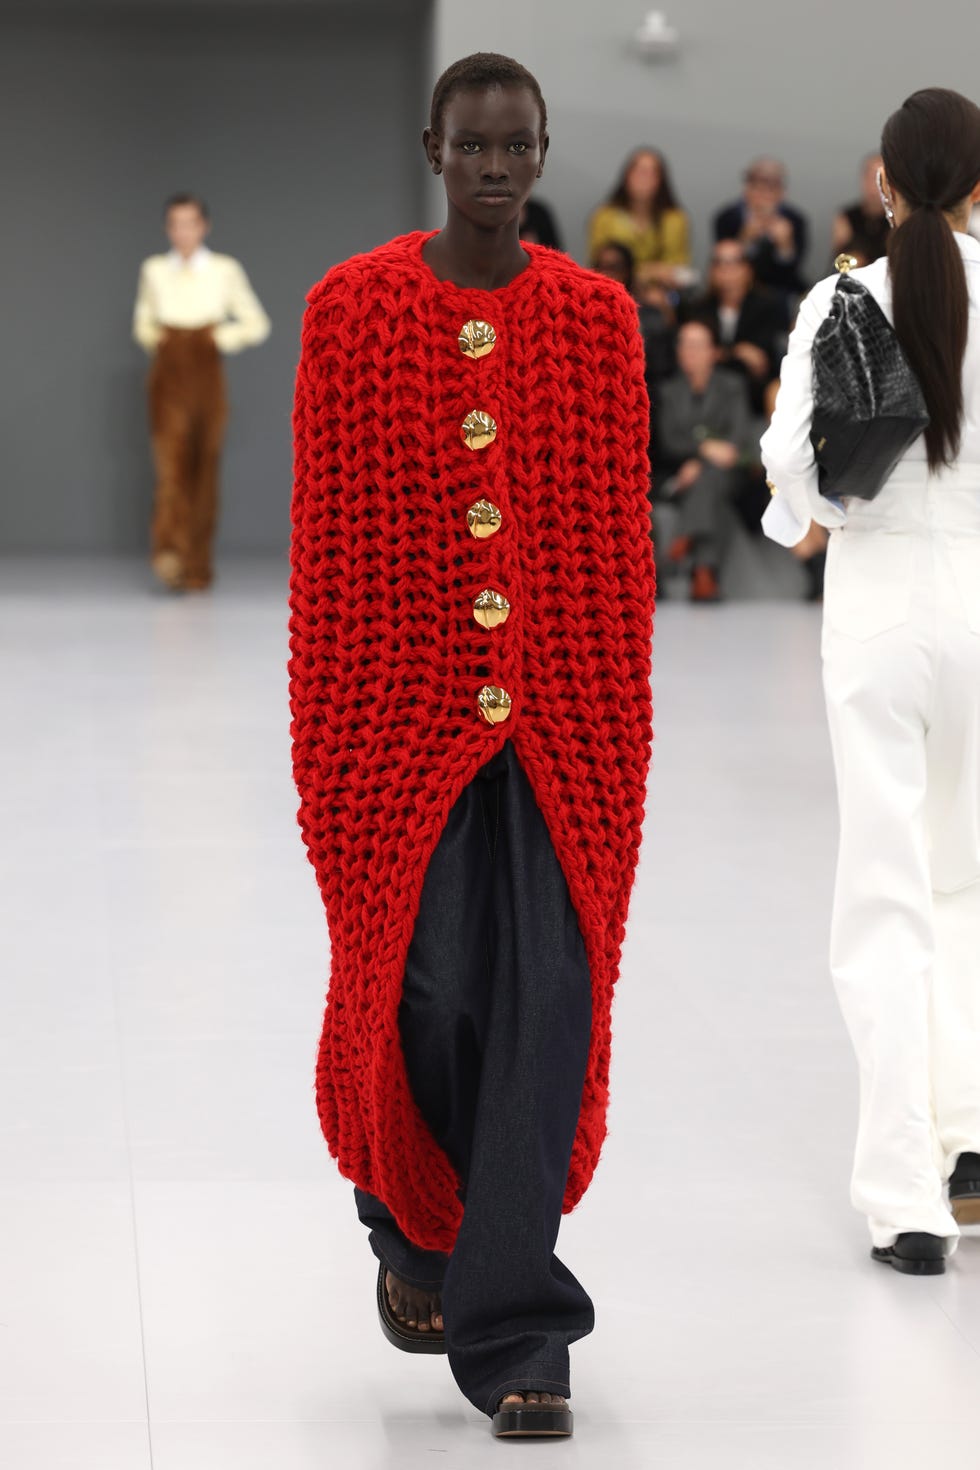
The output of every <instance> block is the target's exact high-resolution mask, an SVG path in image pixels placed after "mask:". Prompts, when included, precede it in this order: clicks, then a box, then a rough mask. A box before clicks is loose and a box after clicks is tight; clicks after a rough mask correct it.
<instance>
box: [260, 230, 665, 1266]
mask: <svg viewBox="0 0 980 1470" xmlns="http://www.w3.org/2000/svg"><path fill="white" fill-rule="evenodd" d="M428 238H429V236H428V235H427V234H423V233H416V234H411V235H406V236H403V237H402V238H400V239H397V240H393V241H392V242H391V243H390V244H388V245H385V246H383V247H381V248H380V249H378V250H375V251H372V252H371V253H370V254H368V255H362V256H357V257H355V258H354V259H352V260H349V261H347V262H346V263H344V264H343V265H339V266H336V267H335V268H334V269H333V270H331V271H329V272H328V273H327V275H326V276H325V277H324V278H323V280H322V281H320V282H319V284H318V285H316V286H314V287H313V289H312V290H311V291H310V293H309V296H308V297H307V301H308V308H307V311H306V315H305V318H304V322H303V335H302V355H301V359H300V363H299V368H298V374H297V380H296V401H295V410H294V418H293V425H294V432H295V489H294V497H293V528H294V529H293V541H292V555H291V567H292V575H291V591H290V649H291V657H290V664H289V672H290V697H291V708H292V714H293V723H292V737H293V766H294V772H295V778H296V784H297V788H298V790H299V794H300V798H301V805H300V812H299V819H300V825H301V827H302V831H303V836H304V839H305V841H306V844H307V847H308V849H309V856H310V859H311V861H312V863H313V866H314V868H315V869H316V875H317V880H318V882H319V885H320V889H321V892H322V895H323V899H324V903H325V906H326V913H327V922H328V926H329V931H330V941H331V974H330V987H329V994H328V998H327V1008H326V1015H325V1018H324V1025H323V1033H322V1037H321V1041H320V1049H319V1058H318V1063H317V1071H316V1096H317V1107H318V1111H319V1115H320V1122H321V1126H322V1128H323V1132H324V1135H325V1137H326V1139H327V1142H328V1144H329V1146H330V1150H331V1152H332V1153H333V1154H334V1155H335V1156H336V1158H337V1160H338V1163H339V1166H340V1169H341V1171H342V1173H343V1174H344V1175H346V1176H347V1177H348V1178H349V1179H352V1180H353V1181H354V1182H355V1183H356V1184H358V1185H359V1186H360V1187H361V1188H362V1189H365V1190H367V1191H369V1192H370V1193H372V1194H374V1195H377V1196H378V1197H379V1198H381V1199H382V1200H384V1202H385V1203H386V1204H387V1205H388V1207H389V1209H390V1210H391V1211H392V1213H393V1215H394V1216H395V1219H396V1220H397V1222H398V1224H399V1225H400V1227H401V1228H402V1230H403V1231H404V1233H405V1234H406V1235H407V1236H408V1237H409V1238H410V1239H411V1240H413V1241H415V1242H416V1243H417V1244H418V1245H420V1246H423V1247H426V1248H428V1249H434V1250H444V1251H448V1250H451V1249H452V1245H453V1242H454V1240H455V1236H456V1231H457V1229H458V1225H459V1220H460V1217H461V1213H462V1207H461V1205H460V1202H459V1199H458V1197H457V1193H456V1190H457V1186H458V1182H459V1181H458V1180H457V1178H456V1176H455V1174H454V1171H453V1168H452V1166H451V1165H450V1163H449V1160H448V1159H447V1158H446V1156H445V1154H444V1153H443V1152H442V1151H441V1150H440V1149H439V1148H438V1146H437V1145H436V1143H435V1140H434V1139H433V1137H432V1135H431V1133H430V1131H429V1130H428V1128H427V1127H426V1125H425V1123H424V1122H423V1120H422V1117H421V1114H420V1113H419V1111H418V1109H417V1107H416V1105H415V1102H414V1099H413V1097H412V1095H411V1091H410V1088H409V1085H408V1079H407V1074H406V1069H405V1064H404V1058H403V1055H402V1050H401V1045H400V1038H399V1030H398V1004H399V1000H400V996H401V986H402V976H403V973H404V966H405V958H406V954H407V951H408V946H409V941H410V939H411V935H412V929H413V926H414V923H415V919H416V916H417V914H418V909H419V900H420V894H421V889H422V880H423V877H424V874H425V870H426V866H427V864H428V861H429V858H430V856H431V854H432V851H433V849H434V848H435V846H436V843H437V842H438V840H439V837H440V834H441V832H442V830H443V827H444V825H445V823H446V819H447V816H448V813H449V809H450V807H451V806H452V804H453V803H454V802H455V800H456V798H457V797H458V796H459V794H460V792H461V791H462V789H463V787H464V786H465V785H466V784H467V783H468V782H469V781H470V780H471V779H472V778H473V776H474V774H475V773H476V771H477V769H478V767H479V766H481V765H482V764H483V763H484V762H485V761H487V760H489V759H490V756H491V755H492V754H493V753H494V752H495V751H496V750H498V749H499V748H500V747H501V746H502V745H503V743H504V741H505V740H506V739H507V738H508V737H509V738H510V739H511V740H512V741H513V744H514V747H515V749H516V752H517V754H518V757H519V759H520V762H521V764H522V766H523V768H524V770H525V772H526V773H527V776H528V779H529V780H530V783H531V786H532V788H533V791H534V794H535V797H536V800H537V802H538V805H539V807H540V809H541V811H542V813H543V815H544V818H545V821H546V823H547V826H548V829H549V832H550V834H551V838H552V842H553V844H554V847H555V851H556V853H557V855H558V858H559V861H560V863H561V866H562V869H563V871H564V873H565V876H566V879H567V881H568V885H569V890H570V893H571V897H572V901H573V903H574V905H575V909H576V913H577V915H578V919H579V925H580V928H581V930H582V934H583V938H584V941H585V947H586V953H587V956H588V960H589V966H590V970H591V975H592V984H593V993H594V1002H593V1012H594V1019H593V1035H592V1046H591V1054H590V1058H589V1065H588V1075H587V1080H586V1084H585V1089H584V1093H583V1099H582V1109H581V1116H580V1120H579V1127H578V1133H577V1136H576V1139H575V1145H574V1151H573V1155H572V1163H571V1170H570V1173H569V1178H568V1186H567V1191H566V1196H565V1209H566V1210H570V1209H571V1208H572V1207H573V1206H574V1205H575V1204H576V1203H577V1202H578V1200H579V1199H580V1198H581V1196H582V1194H583V1193H584V1191H585V1189H586V1188H587V1186H588V1184H589V1181H590V1180H591V1177H592V1174H593V1171H594V1169H595V1166H596V1162H597V1160H598V1156H599V1150H600V1148H601V1145H602V1141H603V1138H604V1136H605V1129H606V1124H605V1117H606V1106H607V1101H608V1077H609V1053H610V1010H611V1003H612V993H613V985H614V982H615V980H616V977H617V974H618V969H619V957H620V948H621V944H622V939H623V933H624V926H625V920H626V912H627V904H628V899H629V893H630V888H631V886H632V882H633V875H634V869H635V865H636V859H637V854H638V849H639V842H640V824H641V818H642V814H643V803H644V793H645V784H646V775H647V767H648V763H649V758H650V742H651V698H650V638H651V628H652V612H653V594H654V581H653V577H654V573H653V557H652V551H651V545H650V532H649V509H648V500H647V489H648V466H647V454H646V446H647V437H648V425H649V419H648V404H647V397H646V392H645V388H644V376H643V354H642V345H641V340H640V336H639V332H638V327H637V318H636V312H635V309H634V307H633V305H632V303H631V302H630V300H629V298H628V296H627V295H626V292H625V291H623V290H622V288H621V287H620V286H618V285H615V284H614V283H612V282H610V281H607V280H605V279H603V278H601V277H599V276H597V275H593V274H592V273H591V272H587V271H584V270H582V269H581V268H580V267H579V266H577V265H575V264H574V263H573V262H572V261H571V260H569V259H568V258H567V257H566V256H564V255H561V254H558V253H557V252H555V251H551V250H548V249H545V248H543V247H541V246H527V247H526V248H527V251H528V254H529V256H530V263H529V264H528V266H527V267H526V268H525V269H524V270H523V271H522V272H521V274H520V275H518V276H517V277H516V278H515V279H514V280H513V281H512V282H511V283H510V284H509V285H507V286H505V287H502V288H500V289H498V290H495V291H482V290H473V289H463V288H460V287H458V286H455V285H453V284H450V283H448V282H443V281H439V280H438V279H437V277H436V276H435V275H434V274H433V272H432V271H431V270H430V269H429V267H428V266H427V265H426V264H425V263H424V262H423V260H422V255H421V250H422V245H423V243H424V242H425V240H426V239H428ZM472 320H478V321H484V322H488V323H489V324H490V325H491V326H492V327H493V328H494V330H495V333H496V344H495V346H494V347H493V349H492V350H491V351H490V352H488V353H487V354H486V355H485V356H480V357H479V358H473V357H471V356H466V355H464V353H463V352H462V351H461V349H460V345H459V340H458V339H459V335H460V329H461V328H462V327H463V326H464V324H465V323H466V322H468V321H472ZM474 410H482V411H483V412H485V413H487V414H489V415H490V416H491V417H492V419H493V420H494V422H495V424H496V428H497V434H496V438H495V439H494V440H493V441H492V442H491V443H489V444H488V445H486V446H485V447H483V448H477V449H473V448H470V447H469V446H468V444H467V443H465V442H464V440H463V438H462V436H461V424H462V422H463V420H464V419H465V418H466V417H467V415H469V414H470V413H471V412H472V411H474ZM480 499H485V500H489V501H491V502H492V503H493V504H494V505H495V506H496V507H498V508H499V511H500V513H501V521H500V526H499V529H498V530H497V531H496V533H495V534H493V535H491V536H490V537H488V538H486V539H477V538H476V537H475V536H474V535H472V534H471V533H470V530H469V529H468V523H467V510H468V508H469V507H470V506H471V505H472V504H473V503H474V502H475V501H477V500H480ZM484 589H491V590H494V591H499V592H502V593H504V594H505V596H506V598H507V599H508V601H509V602H510V605H511V611H510V614H509V617H508V618H507V620H506V622H504V623H503V624H502V625H501V626H497V627H493V628H491V629H488V628H486V627H484V626H481V625H480V624H479V623H478V622H477V621H476V620H475V618H474V615H473V602H474V599H475V598H476V597H477V596H478V594H479V593H480V592H481V591H483V590H484ZM484 685H494V686H499V687H501V688H503V689H504V690H506V691H507V693H508V694H510V696H511V698H512V701H513V702H512V707H511V712H510V715H509V718H507V719H506V720H505V721H504V722H503V723H500V724H494V725H491V724H489V723H487V722H486V721H485V720H484V718H483V717H482V716H481V715H480V713H479V710H478V706H477V694H478V691H479V690H480V689H481V687H482V686H484ZM460 922H461V923H465V922H466V916H465V914H461V915H460Z"/></svg>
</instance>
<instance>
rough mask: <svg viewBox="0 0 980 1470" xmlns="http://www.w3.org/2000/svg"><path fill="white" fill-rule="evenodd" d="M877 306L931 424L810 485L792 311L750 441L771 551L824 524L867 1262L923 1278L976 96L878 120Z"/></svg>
mask: <svg viewBox="0 0 980 1470" xmlns="http://www.w3.org/2000/svg"><path fill="white" fill-rule="evenodd" d="M881 152H882V160H883V169H882V171H881V174H880V177H879V187H880V188H881V192H882V199H883V202H884V205H885V209H886V213H887V214H888V216H889V219H890V221H891V223H892V225H893V227H894V228H893V233H892V235H891V240H890V249H889V252H888V256H887V258H886V259H882V260H879V261H876V262H875V263H874V264H872V265H869V266H866V267H863V268H862V269H859V270H853V271H852V272H851V275H852V278H854V279H856V280H859V281H860V282H861V283H862V285H863V286H864V287H865V288H866V289H867V290H868V291H870V292H871V294H872V295H873V296H874V298H875V299H876V301H877V302H878V304H879V306H880V307H881V308H882V310H883V311H884V313H885V315H886V317H887V318H888V319H889V320H890V321H891V322H892V324H893V326H894V329H895V333H896V336H897V338H898V341H899V343H900V345H901V347H902V349H903V351H904V354H905V357H906V359H907V361H908V363H909V365H910V367H911V368H912V370H913V371H914V373H915V375H916V377H917V379H918V381H919V384H920V386H921V388H922V393H923V396H924V398H925V402H926V407H927V409H928V413H929V425H928V428H927V429H926V430H925V432H924V433H923V434H922V435H921V436H920V437H919V438H918V439H917V440H916V441H915V442H914V443H913V444H912V446H911V448H910V449H909V450H908V451H907V452H906V453H905V455H904V456H903V457H902V458H901V459H900V460H899V462H898V465H897V466H896V468H895V470H894V471H893V473H892V474H891V475H890V477H889V478H888V480H887V481H886V482H885V484H884V486H883V487H882V489H881V490H880V492H879V493H878V495H877V496H876V497H875V498H873V499H870V500H865V499H862V498H859V497H857V496H849V497H847V498H845V499H844V500H843V501H842V502H834V501H830V500H827V499H824V498H823V497H821V495H820V494H819V493H818V474H817V469H816V465H815V462H814V452H813V449H812V447H811V442H810V428H811V420H812V414H813V393H812V388H811V366H812V356H811V351H812V346H813V340H814V336H815V334H816V332H817V330H818V328H819V327H820V325H821V323H822V322H823V321H824V320H825V319H826V317H827V315H828V312H829V310H830V305H831V301H832V299H833V296H834V291H835V285H836V281H835V279H834V278H830V279H829V280H827V281H821V282H820V283H819V285H817V286H815V287H814V289H813V291H812V292H811V293H810V295H809V297H808V298H807V299H806V301H805V302H804V303H803V305H802V306H801V308H800V315H799V320H798V322H797V326H796V328H795V330H794V332H793V335H792V337H791V339H790V344H789V350H788V352H787V356H786V359H785V361H784V363H783V370H782V374H781V387H780V393H779V400H778V403H777V406H776V412H775V415H774V417H773V422H772V425H771V426H770V428H769V430H768V431H767V433H766V435H765V437H764V439H763V442H762V451H763V458H764V461H765V464H766V468H767V472H768V475H769V478H770V484H771V487H773V488H774V490H775V492H776V493H775V494H774V498H773V500H772V502H771V504H770V506H769V509H768V511H767V512H766V516H765V519H764V526H765V529H766V530H767V532H768V534H769V535H771V536H772V537H773V538H774V539H775V540H777V541H781V542H782V543H783V544H784V545H793V544H795V542H796V541H797V540H799V539H801V538H802V536H803V535H804V534H805V532H806V530H807V529H808V526H809V523H810V520H811V519H813V520H817V521H819V522H820V523H821V524H823V525H825V526H828V527H829V528H830V529H831V536H830V546H829V550H828V560H827V585H826V593H825V602H824V620H823V641H822V652H823V670H824V690H825V693H826V699H827V712H828V718H829V723H830V732H831V742H832V746H833V753H834V764H835V768H836V773H837V788H838V797H839V802H840V818H841V831H840V851H839V860H838V868H837V882H836V889H835V895H834V914H833V923H832V934H831V970H832V973H833V977H834V983H835V986H836V989H837V994H838V997H839V999H840V1003H841V1008H842V1010H843V1013H844V1018H845V1020H846V1022H847V1026H848V1029H849V1031H850V1034H851V1038H852V1041H853V1043H854V1047H855V1050H856V1052H857V1056H858V1062H859V1067H860V1084H861V1087H860V1092H861V1103H860V1121H859V1126H858V1139H857V1150H856V1157H855V1164H854V1173H853V1178H852V1199H853V1201H854V1204H855V1205H856V1207H857V1208H858V1209H859V1210H861V1211H862V1212H863V1213H864V1214H865V1215H866V1216H867V1217H868V1221H869V1224H870V1228H871V1238H872V1255H873V1257H874V1258H875V1260H877V1261H881V1262H884V1263H885V1264H887V1265H890V1266H893V1267H895V1269H897V1270H899V1271H903V1272H906V1273H910V1274H918V1275H926V1274H930V1275H931V1274H939V1273H941V1272H942V1271H944V1270H945V1268H946V1260H947V1258H948V1256H949V1255H950V1254H951V1253H952V1251H953V1249H954V1248H955V1245H956V1241H957V1238H958V1236H959V1232H960V1227H961V1226H962V1225H964V1224H976V1223H980V242H978V241H977V240H975V239H973V238H972V236H971V235H969V234H968V233H967V231H968V225H969V218H970V212H971V207H972V205H973V204H975V203H977V202H978V201H980V109H978V108H977V107H976V106H975V105H974V104H973V103H972V102H970V101H969V100H968V99H967V98H966V97H962V96H960V95H959V94H958V93H956V92H950V91H944V90H942V89H939V88H930V89H928V90H925V91H921V92H916V93H914V94H913V96H911V97H909V98H908V99H907V100H906V102H905V103H904V104H903V105H902V106H901V107H900V108H899V109H898V111H897V112H895V113H894V114H893V115H892V116H891V117H890V118H889V119H888V122H887V123H886V124H885V129H884V132H883V135H882V147H881Z"/></svg>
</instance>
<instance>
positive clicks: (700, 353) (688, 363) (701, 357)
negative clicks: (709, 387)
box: [677, 322, 718, 379]
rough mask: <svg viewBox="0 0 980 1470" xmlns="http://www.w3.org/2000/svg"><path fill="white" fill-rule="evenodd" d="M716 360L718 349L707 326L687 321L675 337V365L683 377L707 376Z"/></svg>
mask: <svg viewBox="0 0 980 1470" xmlns="http://www.w3.org/2000/svg"><path fill="white" fill-rule="evenodd" d="M717 361H718V349H717V347H716V346H715V344H714V339H713V338H712V335H711V333H710V332H709V331H708V329H707V327H703V326H702V325H701V323H700V322H688V324H687V325H686V326H684V327H681V330H680V333H679V334H678V337H677V365H678V367H679V368H680V370H681V372H682V373H684V375H685V377H688V378H695V379H697V378H705V377H709V376H710V374H711V371H712V369H713V368H714V366H715V364H716V363H717Z"/></svg>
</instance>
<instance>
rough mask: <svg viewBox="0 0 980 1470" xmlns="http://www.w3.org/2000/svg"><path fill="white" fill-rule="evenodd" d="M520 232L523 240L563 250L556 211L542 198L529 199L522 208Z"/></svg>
mask: <svg viewBox="0 0 980 1470" xmlns="http://www.w3.org/2000/svg"><path fill="white" fill-rule="evenodd" d="M519 233H520V237H521V239H522V240H527V241H529V242H530V243H531V244H532V245H550V247H551V249H552V250H563V249H564V248H565V247H564V246H563V245H562V243H561V235H560V233H559V230H558V223H557V221H556V219H555V215H554V211H553V210H552V208H551V206H550V205H548V204H542V203H541V201H540V199H529V200H528V201H527V203H526V204H525V206H524V208H523V209H522V210H521V223H520V226H519Z"/></svg>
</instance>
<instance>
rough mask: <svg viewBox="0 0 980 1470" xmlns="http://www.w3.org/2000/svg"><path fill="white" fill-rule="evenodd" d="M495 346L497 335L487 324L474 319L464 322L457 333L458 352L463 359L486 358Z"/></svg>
mask: <svg viewBox="0 0 980 1470" xmlns="http://www.w3.org/2000/svg"><path fill="white" fill-rule="evenodd" d="M496 345H497V334H496V332H495V331H494V329H493V327H491V325H490V323H489V322H479V321H477V320H476V319H475V318H474V319H473V320H472V321H468V322H464V323H463V325H462V327H461V328H460V331H459V350H460V352H461V353H462V354H463V356H464V357H486V355H487V353H488V352H492V351H493V349H494V347H496Z"/></svg>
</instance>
